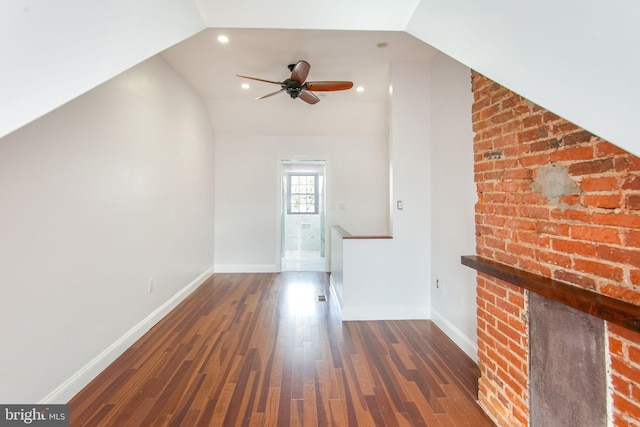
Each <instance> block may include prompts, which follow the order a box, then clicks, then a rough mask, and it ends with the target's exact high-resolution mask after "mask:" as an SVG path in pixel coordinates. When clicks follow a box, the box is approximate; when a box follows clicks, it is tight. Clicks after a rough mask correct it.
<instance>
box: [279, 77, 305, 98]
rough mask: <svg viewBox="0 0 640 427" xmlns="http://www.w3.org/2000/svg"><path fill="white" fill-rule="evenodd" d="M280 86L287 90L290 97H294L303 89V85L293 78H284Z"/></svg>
mask: <svg viewBox="0 0 640 427" xmlns="http://www.w3.org/2000/svg"><path fill="white" fill-rule="evenodd" d="M282 88H283V89H285V90H286V91H287V94H289V96H290V97H291V98H293V99H296V98H297V97H298V96H299V95H300V92H302V91H303V90H304V88H305V85H304V84H301V83H300V82H298V81H295V80H293V79H286V80H285V81H283V82H282Z"/></svg>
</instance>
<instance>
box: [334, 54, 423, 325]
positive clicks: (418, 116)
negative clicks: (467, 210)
mask: <svg viewBox="0 0 640 427" xmlns="http://www.w3.org/2000/svg"><path fill="white" fill-rule="evenodd" d="M391 83H392V86H393V92H392V95H391V99H390V104H391V108H390V138H389V139H390V159H389V160H390V164H391V183H392V185H391V191H392V201H393V207H394V209H393V210H392V213H391V219H392V228H393V233H392V234H393V239H363V240H359V239H353V240H352V239H344V240H343V242H342V252H343V265H342V268H343V276H342V279H343V290H342V296H343V299H342V318H343V319H344V320H374V319H427V318H429V317H430V307H431V294H430V290H429V279H430V274H431V273H430V272H431V145H430V139H431V134H430V127H431V114H430V110H431V101H430V100H431V93H430V92H431V88H430V84H431V81H430V65H429V63H428V62H394V63H393V64H391ZM399 200H400V201H402V203H403V206H404V208H403V210H398V209H397V208H395V207H396V206H397V201H399ZM345 228H346V227H345ZM346 230H347V231H348V232H350V233H351V234H354V235H357V234H361V233H353V232H352V230H349V228H346Z"/></svg>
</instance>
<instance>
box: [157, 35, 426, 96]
mask: <svg viewBox="0 0 640 427" xmlns="http://www.w3.org/2000/svg"><path fill="white" fill-rule="evenodd" d="M222 34H224V35H226V36H227V37H228V38H229V43H227V44H221V43H220V42H218V40H217V38H218V36H219V35H222ZM379 43H386V44H387V46H386V47H385V48H379V47H377V45H378V44H379ZM437 52H438V51H437V50H436V49H434V48H432V47H430V46H429V45H427V44H425V43H424V42H422V41H420V40H418V39H416V38H414V37H412V36H411V35H409V34H407V33H405V32H402V31H346V30H292V29H288V30H280V29H239V28H229V29H215V28H209V29H206V30H204V31H202V32H200V33H198V34H196V35H195V36H193V37H191V38H189V39H187V40H185V41H183V42H181V43H179V44H177V45H175V46H173V47H171V48H169V49H167V50H166V51H164V52H163V53H162V56H163V57H164V58H165V59H166V60H167V61H168V62H169V63H170V64H171V65H172V66H173V67H174V68H175V69H176V70H178V72H180V73H181V74H182V76H183V77H184V78H185V79H186V80H187V81H188V82H189V83H190V84H191V85H192V86H193V88H194V89H195V90H196V91H197V92H198V93H199V94H200V95H201V96H202V97H203V98H205V99H216V100H225V99H230V100H236V101H238V100H242V99H247V100H252V99H253V98H256V97H258V96H261V95H264V94H267V93H270V92H274V91H276V90H278V89H279V87H278V86H276V85H272V84H269V83H263V82H257V81H250V80H246V79H241V78H239V77H236V74H243V75H248V76H253V77H258V78H262V79H266V80H272V81H283V80H284V79H286V78H288V77H289V76H290V71H289V70H288V68H287V65H288V64H291V63H295V62H296V61H298V60H301V59H304V60H306V61H308V62H309V63H310V64H311V71H310V72H309V76H308V78H307V80H308V81H317V80H349V81H353V82H354V89H351V90H349V91H345V92H324V93H317V95H318V96H319V97H320V99H321V101H322V103H327V102H331V101H332V100H333V102H338V101H339V100H342V101H348V102H354V101H355V102H357V101H367V102H385V101H386V100H387V99H388V89H389V87H388V86H389V81H388V76H389V64H390V63H391V62H392V61H429V60H430V59H431V58H432V57H433V56H434V55H435V54H436V53H437ZM242 83H249V84H250V86H251V88H250V89H249V90H244V89H242V88H241V84H242ZM356 86H363V87H364V88H365V90H364V92H362V93H357V92H356V91H355V87H356ZM278 98H283V99H286V98H287V95H286V94H279V95H277V96H274V97H271V98H267V99H263V100H260V101H256V102H262V103H282V102H284V101H282V100H281V99H278ZM290 101H291V100H290ZM296 102H302V101H299V100H296Z"/></svg>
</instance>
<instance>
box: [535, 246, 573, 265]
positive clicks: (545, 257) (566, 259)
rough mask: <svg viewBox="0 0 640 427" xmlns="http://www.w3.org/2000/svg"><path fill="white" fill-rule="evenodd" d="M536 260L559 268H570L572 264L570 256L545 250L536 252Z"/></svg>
mask: <svg viewBox="0 0 640 427" xmlns="http://www.w3.org/2000/svg"><path fill="white" fill-rule="evenodd" d="M536 259H537V260H539V261H541V262H544V263H546V264H551V265H557V266H558V267H564V268H570V267H571V264H572V260H571V257H570V256H567V255H562V254H558V253H551V252H547V251H545V250H543V251H536Z"/></svg>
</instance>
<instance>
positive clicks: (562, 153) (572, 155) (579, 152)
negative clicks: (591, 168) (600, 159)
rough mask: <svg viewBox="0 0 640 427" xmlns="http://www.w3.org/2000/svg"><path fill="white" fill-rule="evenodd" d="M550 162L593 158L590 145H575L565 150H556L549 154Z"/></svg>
mask: <svg viewBox="0 0 640 427" xmlns="http://www.w3.org/2000/svg"><path fill="white" fill-rule="evenodd" d="M549 159H550V160H551V161H552V162H562V161H568V160H591V159H593V148H592V147H577V148H569V149H565V150H558V151H555V152H553V153H551V154H550V156H549Z"/></svg>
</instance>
